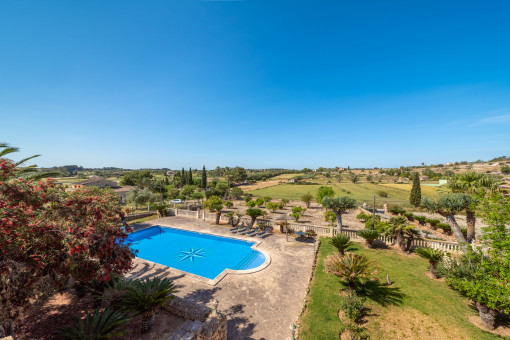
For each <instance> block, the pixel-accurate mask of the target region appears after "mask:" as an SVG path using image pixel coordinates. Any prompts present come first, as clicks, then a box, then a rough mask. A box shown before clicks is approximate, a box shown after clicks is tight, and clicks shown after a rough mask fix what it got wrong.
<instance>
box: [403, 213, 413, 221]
mask: <svg viewBox="0 0 510 340" xmlns="http://www.w3.org/2000/svg"><path fill="white" fill-rule="evenodd" d="M402 215H403V216H404V217H405V218H407V220H408V221H414V215H413V213H410V212H405V213H403V214H402Z"/></svg>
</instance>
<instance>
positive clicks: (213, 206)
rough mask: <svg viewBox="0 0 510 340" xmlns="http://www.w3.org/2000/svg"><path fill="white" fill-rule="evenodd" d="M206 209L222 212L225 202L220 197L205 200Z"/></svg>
mask: <svg viewBox="0 0 510 340" xmlns="http://www.w3.org/2000/svg"><path fill="white" fill-rule="evenodd" d="M204 208H206V209H209V210H210V211H221V209H223V200H222V199H221V198H219V197H218V196H211V197H209V198H208V199H207V200H205V202H204Z"/></svg>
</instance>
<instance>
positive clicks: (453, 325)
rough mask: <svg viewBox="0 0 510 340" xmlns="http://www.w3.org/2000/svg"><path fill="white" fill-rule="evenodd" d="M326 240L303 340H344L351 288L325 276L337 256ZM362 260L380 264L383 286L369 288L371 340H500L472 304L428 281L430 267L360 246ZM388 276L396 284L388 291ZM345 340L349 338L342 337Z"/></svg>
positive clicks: (407, 257)
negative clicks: (342, 316) (342, 312)
mask: <svg viewBox="0 0 510 340" xmlns="http://www.w3.org/2000/svg"><path fill="white" fill-rule="evenodd" d="M328 240H329V239H328V238H322V242H321V246H320V249H319V255H318V262H317V267H316V270H315V277H314V279H313V281H312V286H311V290H310V296H309V301H308V304H307V309H306V311H305V313H304V315H303V317H302V319H301V320H302V322H301V328H300V336H299V338H300V339H303V340H322V339H338V334H339V331H340V320H339V318H338V310H339V308H340V300H341V294H342V291H343V290H345V289H346V286H345V285H344V284H343V283H341V282H340V280H339V279H338V278H337V277H336V276H334V275H332V274H327V273H325V272H324V260H325V258H326V257H327V256H329V255H330V254H333V253H336V252H337V250H336V248H334V247H333V246H332V245H331V244H329V242H328ZM353 252H354V253H356V254H361V255H365V256H367V257H368V258H369V259H370V260H372V261H374V262H376V265H377V267H378V269H379V274H378V279H379V282H380V284H374V283H372V284H369V285H368V286H367V288H366V289H365V291H364V293H363V291H362V295H364V296H366V298H367V301H366V303H365V306H366V307H367V309H366V310H365V316H364V317H363V327H365V328H366V329H367V332H368V335H369V336H370V338H371V339H498V338H503V337H501V336H499V335H495V334H492V333H489V332H487V331H484V330H483V329H481V328H479V327H477V326H476V325H475V324H473V323H472V322H474V323H477V322H478V320H479V317H478V313H477V312H476V311H475V310H473V309H472V308H471V305H470V302H469V300H468V299H466V298H464V297H462V296H461V295H460V294H459V293H457V292H456V291H454V290H452V289H451V288H449V287H448V286H447V285H446V283H445V282H443V281H441V280H433V279H430V278H429V277H428V276H426V273H427V271H428V264H427V261H426V260H424V259H422V258H420V257H418V256H417V255H408V254H403V253H401V252H399V251H397V250H395V249H393V248H389V249H367V248H365V247H364V246H362V245H361V244H356V245H355V250H354V251H353ZM386 274H389V277H390V279H391V281H392V282H393V284H392V285H391V286H387V285H386ZM504 335H508V334H504ZM342 339H343V337H342Z"/></svg>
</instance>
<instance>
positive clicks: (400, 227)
mask: <svg viewBox="0 0 510 340" xmlns="http://www.w3.org/2000/svg"><path fill="white" fill-rule="evenodd" d="M409 229H414V227H413V226H410V225H407V223H406V219H405V217H403V216H395V217H391V218H390V221H389V222H388V224H387V225H386V226H385V232H386V234H388V235H391V236H395V237H396V238H397V244H398V246H399V248H400V249H401V250H402V251H405V250H406V245H405V240H404V234H405V233H406V232H408V230H409Z"/></svg>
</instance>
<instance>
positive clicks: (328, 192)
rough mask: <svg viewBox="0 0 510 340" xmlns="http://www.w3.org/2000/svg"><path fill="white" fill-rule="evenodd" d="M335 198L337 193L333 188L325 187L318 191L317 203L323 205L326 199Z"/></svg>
mask: <svg viewBox="0 0 510 340" xmlns="http://www.w3.org/2000/svg"><path fill="white" fill-rule="evenodd" d="M334 196H335V191H334V190H333V188H332V187H328V186H324V185H323V186H321V187H320V188H319V189H318V190H317V196H316V198H315V200H316V201H317V203H321V202H322V200H323V199H324V198H325V197H334Z"/></svg>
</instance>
